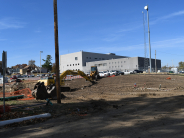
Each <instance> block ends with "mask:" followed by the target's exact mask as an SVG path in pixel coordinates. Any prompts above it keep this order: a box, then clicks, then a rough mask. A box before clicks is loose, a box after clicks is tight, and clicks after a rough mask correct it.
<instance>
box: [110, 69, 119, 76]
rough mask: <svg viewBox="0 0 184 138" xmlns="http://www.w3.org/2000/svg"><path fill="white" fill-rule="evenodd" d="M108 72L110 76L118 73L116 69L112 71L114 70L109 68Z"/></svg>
mask: <svg viewBox="0 0 184 138" xmlns="http://www.w3.org/2000/svg"><path fill="white" fill-rule="evenodd" d="M109 73H110V76H112V75H118V73H117V71H114V70H110V71H109Z"/></svg>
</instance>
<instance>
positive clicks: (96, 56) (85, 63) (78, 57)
mask: <svg viewBox="0 0 184 138" xmlns="http://www.w3.org/2000/svg"><path fill="white" fill-rule="evenodd" d="M144 59H145V58H143V57H127V56H118V55H115V54H114V53H108V54H100V53H91V52H84V51H80V52H76V53H71V54H65V55H60V73H62V72H63V71H65V70H81V71H83V72H90V70H91V66H97V67H98V70H99V71H102V70H121V71H133V70H135V69H138V70H144ZM151 60H152V63H151V64H152V69H153V70H154V68H155V59H151ZM148 62H149V60H148ZM156 64H157V69H159V68H161V60H159V59H157V60H156ZM148 65H149V63H148ZM147 69H148V67H147Z"/></svg>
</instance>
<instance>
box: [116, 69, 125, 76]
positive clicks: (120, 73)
mask: <svg viewBox="0 0 184 138" xmlns="http://www.w3.org/2000/svg"><path fill="white" fill-rule="evenodd" d="M116 72H117V73H118V75H124V72H122V71H119V70H116Z"/></svg>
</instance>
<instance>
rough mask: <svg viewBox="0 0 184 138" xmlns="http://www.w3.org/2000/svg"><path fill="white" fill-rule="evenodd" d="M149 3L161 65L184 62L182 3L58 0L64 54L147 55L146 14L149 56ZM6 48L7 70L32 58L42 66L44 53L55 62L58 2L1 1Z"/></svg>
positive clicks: (0, 40)
mask: <svg viewBox="0 0 184 138" xmlns="http://www.w3.org/2000/svg"><path fill="white" fill-rule="evenodd" d="M147 4H148V6H149V21H150V41H151V51H152V54H151V57H152V58H155V50H157V58H158V59H161V60H162V66H164V65H167V64H168V66H172V65H174V66H177V65H178V62H180V61H184V55H183V50H184V47H183V45H184V27H183V26H184V7H183V5H184V1H183V0H177V1H174V0H154V1H153V0H129V1H128V0H58V33H59V54H60V55H62V54H67V53H73V52H78V51H80V50H83V51H87V52H96V53H109V52H111V53H116V55H123V56H130V57H136V56H140V57H144V29H143V14H142V11H143V12H144V13H145V19H146V24H145V27H146V42H147V56H148V57H149V48H148V46H149V45H148V33H147V30H148V28H147V18H146V10H144V6H146V5H147ZM3 50H5V51H7V55H8V67H11V66H13V65H16V64H24V63H26V64H28V61H29V60H31V59H32V60H35V61H36V65H40V51H43V53H42V58H44V59H45V58H46V56H47V55H51V56H52V58H53V60H52V62H55V45H54V13H53V0H16V1H15V0H0V52H1V53H2V52H3ZM0 60H1V56H0ZM42 63H43V61H42Z"/></svg>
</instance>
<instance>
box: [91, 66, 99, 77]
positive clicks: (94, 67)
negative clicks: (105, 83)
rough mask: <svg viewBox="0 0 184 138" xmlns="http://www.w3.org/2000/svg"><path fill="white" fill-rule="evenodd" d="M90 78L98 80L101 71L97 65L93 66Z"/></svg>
mask: <svg viewBox="0 0 184 138" xmlns="http://www.w3.org/2000/svg"><path fill="white" fill-rule="evenodd" d="M90 78H91V79H92V80H97V79H98V78H99V72H98V69H97V66H91V73H90Z"/></svg>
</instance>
